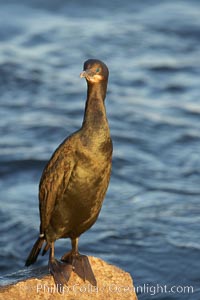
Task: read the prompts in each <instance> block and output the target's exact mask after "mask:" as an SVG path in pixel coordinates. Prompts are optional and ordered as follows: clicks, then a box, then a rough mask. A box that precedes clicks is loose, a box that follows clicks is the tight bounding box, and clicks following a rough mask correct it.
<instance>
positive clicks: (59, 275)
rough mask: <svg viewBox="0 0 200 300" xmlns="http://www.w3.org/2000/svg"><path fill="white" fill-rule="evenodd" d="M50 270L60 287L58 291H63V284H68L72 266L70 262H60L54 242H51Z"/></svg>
mask: <svg viewBox="0 0 200 300" xmlns="http://www.w3.org/2000/svg"><path fill="white" fill-rule="evenodd" d="M49 271H50V273H51V274H52V275H53V278H54V281H55V284H56V286H57V288H58V291H59V292H60V293H62V290H63V286H64V285H65V284H67V282H68V280H69V278H70V275H71V272H72V266H71V265H70V264H64V263H61V262H59V261H58V260H57V259H55V257H54V242H53V243H51V246H50V253H49Z"/></svg>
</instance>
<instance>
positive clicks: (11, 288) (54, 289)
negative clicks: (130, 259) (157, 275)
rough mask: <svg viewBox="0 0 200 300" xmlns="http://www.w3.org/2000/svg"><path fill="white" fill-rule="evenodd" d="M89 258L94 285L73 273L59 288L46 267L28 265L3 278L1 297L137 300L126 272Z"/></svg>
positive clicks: (23, 299) (27, 299) (9, 298)
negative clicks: (94, 279) (65, 284)
mask: <svg viewBox="0 0 200 300" xmlns="http://www.w3.org/2000/svg"><path fill="white" fill-rule="evenodd" d="M89 260H90V263H91V266H92V269H93V271H94V274H95V276H96V279H97V287H94V286H92V285H91V284H90V283H89V282H83V281H82V279H80V278H79V277H78V276H77V275H76V274H75V273H74V272H72V275H71V277H70V280H69V282H68V286H65V287H64V288H63V289H62V288H61V287H59V286H55V284H54V281H53V278H52V276H51V275H49V273H48V269H47V267H42V268H37V269H31V268H29V269H26V270H22V271H19V272H17V273H14V274H11V275H8V276H6V277H5V278H4V286H3V287H1V290H0V299H8V300H11V299H12V300H13V299H21V300H29V299H30V300H31V299H36V300H37V299H44V300H46V299H48V300H49V299H50V300H51V299H55V300H56V299H69V300H80V299H81V300H84V299H87V300H88V299H89V300H90V299H91V300H92V299H99V300H104V299H105V300H108V299H109V300H113V299H116V300H120V299H123V300H125V299H130V300H137V296H136V294H135V291H134V286H133V281H132V278H131V276H130V275H129V273H126V272H124V271H123V270H121V269H119V268H117V267H115V266H113V265H109V264H107V263H106V262H104V261H102V260H101V259H99V258H95V257H89ZM13 281H14V282H13ZM11 282H12V283H11ZM59 292H60V293H59Z"/></svg>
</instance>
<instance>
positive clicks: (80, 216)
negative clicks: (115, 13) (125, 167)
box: [26, 59, 112, 286]
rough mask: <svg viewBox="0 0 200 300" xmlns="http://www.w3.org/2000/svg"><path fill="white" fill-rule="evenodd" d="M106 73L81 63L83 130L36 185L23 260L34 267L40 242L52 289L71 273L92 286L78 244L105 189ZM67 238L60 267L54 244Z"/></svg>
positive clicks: (108, 155)
mask: <svg viewBox="0 0 200 300" xmlns="http://www.w3.org/2000/svg"><path fill="white" fill-rule="evenodd" d="M108 75H109V71H108V68H107V66H106V65H105V64H104V63H103V62H102V61H100V60H97V59H89V60H87V61H86V62H85V63H84V67H83V72H82V73H81V74H80V77H84V78H85V79H86V81H87V101H86V106H85V114H84V119H83V123H82V127H81V128H80V129H79V130H78V131H76V132H75V133H73V134H72V135H70V136H69V137H68V138H66V139H65V140H64V141H63V142H62V144H61V145H60V146H59V147H58V148H57V149H56V151H55V152H54V154H53V155H52V157H51V159H50V160H49V162H48V163H47V165H46V167H45V168H44V171H43V173H42V177H41V180H40V184H39V208H40V221H41V223H40V234H39V237H38V239H37V241H36V242H35V244H34V246H33V248H32V250H31V252H30V254H29V256H28V258H27V260H26V266H29V265H31V264H33V263H34V262H35V261H36V259H37V256H38V254H39V252H40V250H41V248H42V246H43V243H44V242H45V243H46V244H45V247H44V249H43V252H42V255H44V254H45V253H46V252H47V251H48V250H49V249H50V254H49V270H50V272H51V274H52V275H53V277H54V281H55V283H56V284H59V285H61V286H63V285H64V284H67V282H68V280H69V277H70V274H71V271H72V270H73V271H74V272H76V273H77V274H78V275H79V276H80V277H81V278H82V279H83V280H88V281H89V282H90V283H91V284H93V285H96V279H95V276H94V274H93V271H92V268H91V266H90V263H89V260H88V258H87V256H85V255H81V254H80V253H79V252H78V239H79V237H80V235H81V234H82V233H84V232H85V231H86V230H88V229H89V228H90V227H91V226H92V225H93V224H94V223H95V221H96V220H97V218H98V215H99V212H100V210H101V207H102V203H103V200H104V197H105V194H106V191H107V188H108V184H109V180H110V173H111V164H112V162H111V161H112V140H111V137H110V130H109V125H108V121H107V117H106V110H105V104H104V100H105V97H106V90H107V82H108ZM60 238H70V239H71V244H72V250H71V251H70V252H68V253H66V254H64V255H63V256H62V258H61V260H62V262H60V261H58V260H56V259H55V257H54V243H55V241H56V240H57V239H60Z"/></svg>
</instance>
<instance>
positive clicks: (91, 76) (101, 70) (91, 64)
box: [80, 59, 109, 83]
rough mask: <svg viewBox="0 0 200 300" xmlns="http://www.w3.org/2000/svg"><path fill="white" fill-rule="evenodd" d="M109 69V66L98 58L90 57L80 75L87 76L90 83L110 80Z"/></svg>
mask: <svg viewBox="0 0 200 300" xmlns="http://www.w3.org/2000/svg"><path fill="white" fill-rule="evenodd" d="M108 75H109V71H108V68H107V66H106V65H105V64H104V63H103V62H102V61H100V60H98V59H88V60H87V61H85V63H84V65H83V72H82V73H81V74H80V77H85V79H86V80H87V82H89V83H99V82H101V81H107V80H108Z"/></svg>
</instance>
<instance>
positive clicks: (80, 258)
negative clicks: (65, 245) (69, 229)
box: [61, 238, 97, 286]
mask: <svg viewBox="0 0 200 300" xmlns="http://www.w3.org/2000/svg"><path fill="white" fill-rule="evenodd" d="M71 243H72V250H71V251H70V252H68V253H66V254H64V255H63V256H62V258H61V260H62V261H64V262H66V263H69V264H71V265H72V268H73V271H74V272H75V273H76V274H77V275H78V276H79V277H80V278H82V279H83V280H84V281H85V280H88V281H89V282H90V283H91V284H92V285H94V286H96V285H97V281H96V278H95V276H94V273H93V271H92V268H91V266H90V262H89V259H88V257H87V256H86V255H81V254H80V253H79V252H78V238H75V239H72V240H71Z"/></svg>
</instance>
